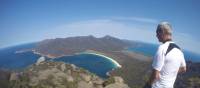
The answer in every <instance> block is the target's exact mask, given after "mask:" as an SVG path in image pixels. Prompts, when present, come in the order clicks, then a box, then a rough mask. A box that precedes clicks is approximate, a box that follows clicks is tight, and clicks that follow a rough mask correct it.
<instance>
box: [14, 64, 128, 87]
mask: <svg viewBox="0 0 200 88" xmlns="http://www.w3.org/2000/svg"><path fill="white" fill-rule="evenodd" d="M10 86H11V88H33V87H34V88H129V87H128V85H126V84H124V81H123V79H122V78H121V77H110V78H108V79H102V78H99V77H98V76H96V75H95V74H92V73H90V72H88V71H86V70H84V69H82V68H78V67H76V66H75V65H73V64H65V63H63V62H49V61H48V62H47V61H43V62H40V63H38V64H37V65H36V64H34V65H32V66H30V67H29V68H27V69H25V70H24V71H22V72H14V73H12V74H11V78H10Z"/></svg>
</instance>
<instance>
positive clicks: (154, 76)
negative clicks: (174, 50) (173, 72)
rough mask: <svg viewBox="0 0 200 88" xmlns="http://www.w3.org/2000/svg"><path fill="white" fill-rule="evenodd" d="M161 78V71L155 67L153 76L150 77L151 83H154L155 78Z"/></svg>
mask: <svg viewBox="0 0 200 88" xmlns="http://www.w3.org/2000/svg"><path fill="white" fill-rule="evenodd" d="M158 79H160V71H158V70H155V69H153V70H152V74H151V77H150V79H149V84H150V85H152V84H153V82H154V81H155V80H158Z"/></svg>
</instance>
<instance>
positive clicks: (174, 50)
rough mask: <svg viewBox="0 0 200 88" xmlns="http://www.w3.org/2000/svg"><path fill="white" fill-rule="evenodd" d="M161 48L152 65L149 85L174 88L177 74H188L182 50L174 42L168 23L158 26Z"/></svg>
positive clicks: (155, 87)
mask: <svg viewBox="0 0 200 88" xmlns="http://www.w3.org/2000/svg"><path fill="white" fill-rule="evenodd" d="M156 36H157V38H158V40H159V42H162V44H161V45H160V46H159V48H158V50H157V53H156V55H155V56H154V59H153V63H152V67H153V70H152V74H151V77H150V81H149V84H150V85H151V87H152V88H173V85H174V82H175V80H176V77H177V74H178V73H180V72H186V63H185V59H184V55H183V53H182V51H181V49H180V48H179V47H178V46H177V45H176V44H175V43H174V42H172V27H171V25H170V24H169V23H168V22H161V23H160V24H158V26H157V30H156Z"/></svg>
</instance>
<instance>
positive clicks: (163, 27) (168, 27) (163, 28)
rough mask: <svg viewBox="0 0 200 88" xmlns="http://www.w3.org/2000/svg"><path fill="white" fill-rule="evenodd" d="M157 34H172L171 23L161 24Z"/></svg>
mask: <svg viewBox="0 0 200 88" xmlns="http://www.w3.org/2000/svg"><path fill="white" fill-rule="evenodd" d="M156 32H157V33H163V34H169V35H171V34H172V27H171V25H170V23H169V22H161V23H159V24H158V26H157V30H156Z"/></svg>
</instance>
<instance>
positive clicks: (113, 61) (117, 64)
mask: <svg viewBox="0 0 200 88" xmlns="http://www.w3.org/2000/svg"><path fill="white" fill-rule="evenodd" d="M79 54H92V55H97V56H100V57H104V58H106V59H108V60H110V61H111V62H112V63H114V64H115V65H116V66H117V67H118V68H121V67H122V66H121V65H120V64H119V63H118V62H117V61H115V60H114V59H112V58H110V57H108V56H105V55H102V54H98V53H95V52H82V53H79Z"/></svg>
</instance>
